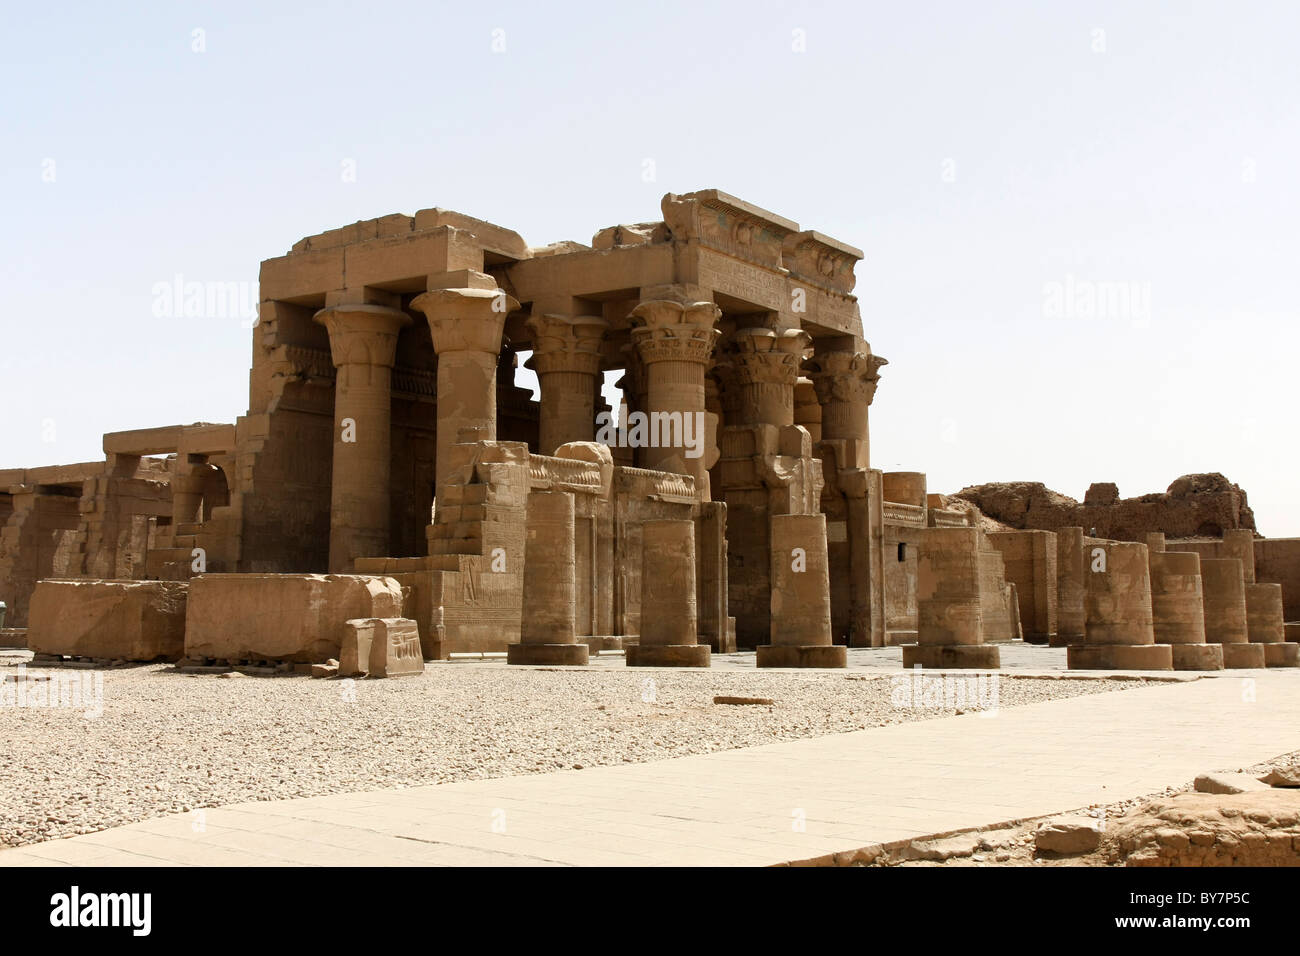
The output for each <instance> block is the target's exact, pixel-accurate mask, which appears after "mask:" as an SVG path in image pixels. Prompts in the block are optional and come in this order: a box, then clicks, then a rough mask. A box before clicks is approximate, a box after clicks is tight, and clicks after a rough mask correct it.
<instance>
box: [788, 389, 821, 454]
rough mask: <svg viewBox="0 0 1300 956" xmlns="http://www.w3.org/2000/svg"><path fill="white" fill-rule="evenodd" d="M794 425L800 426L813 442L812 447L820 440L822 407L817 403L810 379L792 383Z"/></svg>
mask: <svg viewBox="0 0 1300 956" xmlns="http://www.w3.org/2000/svg"><path fill="white" fill-rule="evenodd" d="M794 423H795V424H796V425H801V426H803V428H804V429H805V430H806V431H807V432H808V435H809V437H810V438H812V441H813V447H814V448H815V447H817V443H818V442H819V441H821V440H822V406H821V402H819V401H817V389H816V388H815V387H814V386H813V383H812V379H810V378H801V379H799V380H798V381H796V382H795V383H794Z"/></svg>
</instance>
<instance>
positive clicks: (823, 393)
mask: <svg viewBox="0 0 1300 956" xmlns="http://www.w3.org/2000/svg"><path fill="white" fill-rule="evenodd" d="M885 364H887V363H886V361H885V359H883V358H881V357H879V356H875V355H872V354H871V353H870V352H869V351H866V350H863V351H855V350H831V351H824V352H820V353H817V354H815V355H814V356H813V358H812V359H811V360H810V361H809V362H808V363H807V368H808V373H807V374H808V378H809V380H810V381H811V382H812V386H813V392H814V394H815V395H816V398H817V401H818V403H819V404H820V406H821V409H820V411H821V414H820V417H819V421H820V425H819V439H820V442H821V444H819V446H818V450H819V453H820V454H821V457H822V462H823V469H824V470H826V472H827V474H826V476H825V477H826V489H827V491H826V497H824V498H823V510H825V511H827V512H828V513H829V514H831V515H832V518H833V519H834V520H839V519H841V518H842V519H843V521H844V529H845V532H844V533H845V536H846V537H847V541H844V542H843V543H841V544H839V545H837V547H836V548H835V550H834V552H833V554H832V558H833V564H832V567H831V574H832V576H834V577H835V578H836V579H837V580H841V581H842V580H844V579H845V578H846V577H847V578H848V585H847V590H848V622H847V623H848V628H849V644H850V645H852V646H853V647H870V646H873V645H880V644H883V643H884V642H885V640H886V638H885V623H884V607H883V603H884V601H883V588H884V583H883V578H884V570H883V566H882V565H881V563H880V556H881V551H880V547H881V542H880V540H879V535H880V529H881V516H882V513H881V507H882V503H881V501H879V500H873V498H872V497H871V496H869V495H868V489H871V488H874V487H879V484H880V480H881V479H880V478H879V477H878V473H871V472H870V471H869V469H870V466H871V461H870V443H869V426H868V419H867V414H868V408H869V406H870V405H871V402H872V400H873V399H874V398H875V395H876V386H877V385H878V384H879V382H880V374H879V369H880V367H881V366H882V365H885ZM873 475H876V476H877V477H872V476H873ZM877 497H880V496H877ZM846 558H847V560H846ZM877 585H878V587H877ZM878 590H879V591H880V592H881V593H879V594H877V593H876V592H877V591H878ZM840 600H841V604H840V607H843V606H844V605H843V601H842V599H840ZM840 613H841V614H842V613H843V612H842V611H841V612H840Z"/></svg>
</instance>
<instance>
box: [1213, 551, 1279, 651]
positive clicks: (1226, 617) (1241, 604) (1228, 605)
mask: <svg viewBox="0 0 1300 956" xmlns="http://www.w3.org/2000/svg"><path fill="white" fill-rule="evenodd" d="M1201 592H1202V594H1203V596H1204V599H1205V639H1206V640H1207V641H1208V642H1209V643H1211V644H1218V645H1220V646H1221V647H1222V649H1223V666H1224V667H1228V668H1250V667H1263V666H1264V646H1263V645H1262V644H1251V643H1250V638H1249V636H1248V631H1247V627H1246V584H1245V577H1244V575H1243V573H1242V570H1241V561H1240V560H1239V559H1237V558H1202V559H1201Z"/></svg>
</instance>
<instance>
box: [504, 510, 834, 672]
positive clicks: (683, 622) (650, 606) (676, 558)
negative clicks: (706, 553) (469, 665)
mask: <svg viewBox="0 0 1300 956" xmlns="http://www.w3.org/2000/svg"><path fill="white" fill-rule="evenodd" d="M573 518H574V503H573V496H572V495H571V494H569V493H567V492H563V491H537V492H533V493H532V494H530V495H529V498H528V529H527V535H528V537H527V542H526V544H525V552H524V607H523V629H522V633H521V635H520V642H519V643H518V644H511V645H510V646H509V648H508V649H507V655H506V659H507V661H508V662H509V663H511V664H570V665H581V664H586V663H587V661H588V657H589V654H590V649H589V648H588V646H587V645H586V644H585V643H583V642H581V641H579V640H578V637H577V631H576V607H577V601H576V592H575V581H574V532H573V528H574V522H573ZM771 521H772V554H773V560H772V627H771V643H770V644H766V645H761V646H759V648H758V649H757V654H758V666H759V667H845V666H847V664H848V651H847V648H845V647H843V646H841V645H836V644H835V643H834V642H833V641H832V638H831V604H830V579H829V562H828V560H827V554H826V516H825V515H822V514H812V515H774V516H773V517H772V519H771ZM640 527H641V634H640V640H639V643H637V644H635V645H631V646H629V647H628V648H627V650H626V662H627V665H628V666H629V667H708V666H709V662H710V655H711V653H712V652H711V649H710V647H709V645H708V644H701V643H699V637H698V615H697V612H696V581H695V522H694V521H692V520H689V519H657V520H651V521H646V522H643V523H642V524H641V526H640ZM796 550H797V551H799V552H800V553H799V556H798V558H797V559H791V557H790V556H791V554H792V552H795V551H796Z"/></svg>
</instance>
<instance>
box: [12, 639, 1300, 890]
mask: <svg viewBox="0 0 1300 956" xmlns="http://www.w3.org/2000/svg"><path fill="white" fill-rule="evenodd" d="M883 650H893V649H883ZM452 666H460V665H452ZM1294 750H1300V672H1294V671H1272V672H1269V671H1258V672H1251V673H1249V674H1245V675H1233V676H1219V677H1211V678H1201V679H1189V680H1180V681H1177V682H1171V683H1163V684H1155V685H1147V686H1143V687H1139V688H1136V689H1131V690H1120V691H1115V692H1114V693H1107V694H1097V695H1089V696H1084V697H1074V698H1069V699H1060V700H1051V701H1044V702H1041V703H1035V704H1029V705H1025V706H1020V707H1004V708H1000V709H998V710H996V711H993V712H986V713H970V714H963V715H960V716H956V717H947V718H940V719H933V720H921V721H912V722H907V723H902V724H893V725H890V726H887V727H878V728H872V729H868V730H861V731H856V732H853V733H846V734H835V735H831V736H825V737H816V738H811V739H804V740H797V741H789V742H784V743H779V744H770V745H766V746H761V747H751V748H745V749H740V750H729V751H722V752H719V753H711V754H703V755H698V756H690V757H682V758H677V759H672V760H663V761H657V762H652V763H643V764H630V765H622V766H609V767H591V768H588V769H584V770H566V771H561V772H558V773H549V774H532V775H525V776H518V777H505V778H499V779H492V780H474V781H466V782H461V783H453V784H445V785H442V786H429V787H415V788H408V789H401V790H377V791H369V792H362V793H348V794H336V795H330V796H319V797H311V798H304V799H297V800H276V801H265V802H252V803H241V804H235V805H231V806H227V807H217V808H210V809H206V810H203V811H201V813H200V812H199V811H194V812H191V813H187V814H181V815H177V816H171V817H164V818H160V819H156V820H147V821H144V822H141V823H135V824H131V825H129V826H124V827H116V828H113V829H111V830H105V831H101V832H99V833H93V834H87V835H84V836H78V837H72V838H69V839H65V840H55V841H50V842H48V843H40V844H34V845H30V846H25V847H20V848H16V849H11V850H4V851H0V866H28V865H54V866H60V865H62V866H137V865H182V866H183V865H210V866H266V865H279V866H283V865H300V866H329V865H361V864H389V865H406V866H410V865H428V866H440V865H441V866H472V865H495V866H520V865H522V866H536V865H569V866H582V865H608V866H673V865H714V866H719V865H721V866H738V865H739V866H764V865H778V864H782V863H796V862H806V861H820V862H828V861H829V860H830V859H831V857H832V856H833V854H836V853H843V852H851V851H854V850H858V849H861V848H865V847H870V846H873V845H884V844H890V843H895V842H899V841H904V840H909V839H915V838H917V837H920V836H929V835H935V834H944V833H950V832H954V831H958V830H964V829H970V828H973V827H983V826H992V825H996V824H1001V823H1008V822H1010V821H1013V820H1018V819H1027V818H1032V817H1038V816H1044V815H1047V814H1051V813H1059V812H1062V811H1066V810H1072V809H1076V808H1081V807H1087V806H1090V805H1093V804H1104V803H1111V802H1114V801H1117V800H1123V799H1128V798H1131V797H1138V796H1142V795H1145V794H1149V793H1155V792H1158V791H1161V790H1163V789H1164V788H1165V787H1167V786H1173V785H1181V784H1183V783H1186V782H1188V781H1190V780H1191V779H1192V778H1193V777H1195V776H1196V775H1197V774H1199V773H1203V772H1205V771H1209V770H1222V769H1235V768H1236V767H1240V766H1248V765H1251V764H1255V763H1259V762H1261V761H1264V760H1267V759H1270V758H1272V757H1274V756H1277V755H1278V754H1282V753H1286V752H1289V751H1294Z"/></svg>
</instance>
